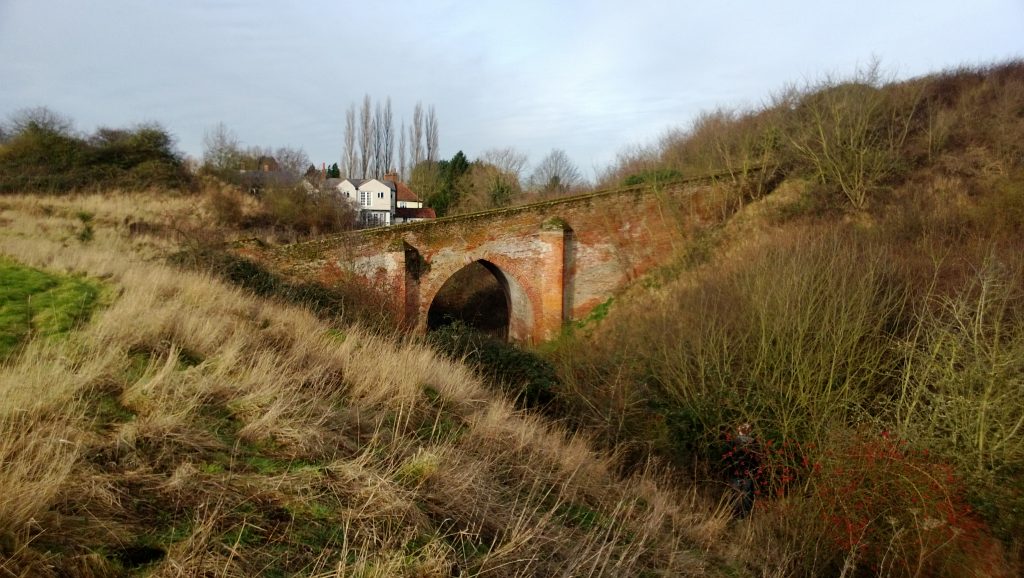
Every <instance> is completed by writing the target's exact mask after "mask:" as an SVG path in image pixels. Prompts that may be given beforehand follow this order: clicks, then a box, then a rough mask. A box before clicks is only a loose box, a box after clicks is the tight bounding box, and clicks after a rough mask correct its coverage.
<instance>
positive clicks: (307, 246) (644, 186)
mask: <svg viewBox="0 0 1024 578" xmlns="http://www.w3.org/2000/svg"><path fill="white" fill-rule="evenodd" d="M758 168H763V167H755V168H754V169H752V170H757V169H758ZM748 170H750V169H748ZM733 175H735V171H722V172H718V173H712V174H708V175H701V176H696V177H685V178H681V179H672V180H666V181H663V182H659V183H655V184H651V183H641V184H639V185H630V186H625V187H616V188H612V189H604V190H600V191H594V192H592V193H587V194H585V195H575V196H571V197H559V198H556V199H548V200H546V201H538V202H536V203H528V204H525V205H516V206H513V207H502V208H499V209H488V210H486V211H476V212H473V213H466V214H462V215H453V216H450V217H441V218H439V219H431V220H427V221H418V222H415V223H404V224H401V225H390V226H384V227H375V228H373V229H360V230H357V231H347V232H345V233H337V234H334V235H329V236H325V237H323V238H320V239H315V240H311V241H304V242H301V243H293V244H291V245H284V246H282V247H280V248H279V249H280V250H283V251H285V252H291V251H292V250H301V251H303V252H305V251H308V250H315V249H316V248H317V247H331V246H335V245H337V244H338V243H339V242H344V241H345V240H349V241H352V240H356V239H360V238H362V239H368V238H372V237H379V236H384V237H393V236H394V235H401V234H404V233H409V232H415V231H418V230H425V229H430V228H433V227H436V226H437V225H445V224H453V223H459V222H465V221H473V220H477V219H480V218H483V217H491V216H500V215H515V214H518V213H523V212H527V211H534V210H537V209H543V208H549V207H555V206H559V205H572V204H576V203H583V202H586V201H590V200H593V199H597V198H602V197H611V196H615V195H626V194H636V193H645V192H648V191H650V190H651V189H653V188H654V187H656V186H662V187H674V186H682V185H689V184H695V183H701V182H708V181H714V180H715V179H719V178H722V177H728V176H733Z"/></svg>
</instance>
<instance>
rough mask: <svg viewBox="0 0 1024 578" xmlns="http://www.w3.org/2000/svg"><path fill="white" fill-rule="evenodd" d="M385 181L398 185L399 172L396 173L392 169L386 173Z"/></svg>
mask: <svg viewBox="0 0 1024 578" xmlns="http://www.w3.org/2000/svg"><path fill="white" fill-rule="evenodd" d="M384 180H385V181H394V182H396V183H397V182H398V171H396V170H395V169H391V170H390V171H388V172H386V173H384Z"/></svg>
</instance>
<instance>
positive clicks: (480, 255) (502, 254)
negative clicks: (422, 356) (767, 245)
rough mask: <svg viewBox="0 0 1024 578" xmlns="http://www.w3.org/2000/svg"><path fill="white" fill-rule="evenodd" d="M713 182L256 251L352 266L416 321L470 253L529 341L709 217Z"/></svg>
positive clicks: (300, 267)
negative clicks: (495, 283)
mask: <svg viewBox="0 0 1024 578" xmlns="http://www.w3.org/2000/svg"><path fill="white" fill-rule="evenodd" d="M720 191H721V187H716V186H714V185H713V183H712V182H711V181H710V180H709V179H708V178H707V177H705V178H701V179H691V180H689V181H680V182H675V183H670V184H667V185H664V186H660V187H652V186H649V185H646V186H636V187H629V188H625V189H617V190H611V191H600V192H597V193H592V194H589V195H581V196H576V197H568V198H561V199H554V200H550V201H545V202H540V203H534V204H530V205H523V206H518V207H509V208H504V209H497V210H492V211H484V212H479V213H472V214H467V215H458V216H455V217H446V218H442V219H437V220H433V221H421V222H417V223H409V224H404V225H397V226H392V227H381V228H377V229H369V230H362V231H355V232H351V233H345V234H341V235H334V236H331V237H325V238H323V239H318V240H314V241H309V242H306V243H297V244H294V245H287V246H282V247H279V248H275V249H273V250H271V251H269V252H268V253H266V254H265V255H264V256H263V257H262V258H264V259H266V260H267V261H269V262H270V264H271V265H272V267H274V268H275V269H277V270H279V271H281V272H283V273H285V274H288V275H291V276H293V277H299V278H304V279H315V280H318V281H320V282H323V283H327V284H330V283H331V282H332V281H336V280H337V279H338V278H340V277H341V276H344V275H351V274H356V275H358V276H360V277H362V278H364V279H366V280H368V281H369V282H371V283H373V284H375V285H377V286H378V287H380V288H381V289H383V290H384V291H387V292H388V293H389V294H390V295H391V297H392V304H393V307H394V308H395V310H396V311H397V312H399V313H400V315H401V317H402V318H403V320H404V322H405V323H406V324H407V325H408V326H409V327H410V328H417V329H419V330H425V329H426V319H427V312H428V310H429V308H430V305H431V303H432V302H433V300H434V298H435V297H436V295H437V293H438V291H439V290H440V289H441V287H442V286H443V285H444V284H445V282H446V281H447V280H448V279H449V278H450V277H451V276H452V275H454V274H455V273H456V272H458V271H459V270H460V269H462V268H463V267H465V266H466V265H468V264H471V263H474V262H477V261H480V262H482V263H484V264H485V265H486V266H487V267H488V268H489V269H490V270H491V271H492V272H494V273H495V276H496V277H497V278H498V279H499V282H500V283H501V284H502V286H503V288H504V289H505V291H506V295H507V297H508V300H509V310H510V327H509V336H510V338H512V339H513V340H516V341H522V342H528V343H536V342H540V341H543V340H546V339H551V338H553V337H555V336H556V335H557V334H558V332H559V331H560V330H561V327H562V324H563V323H565V322H567V321H571V320H574V319H580V318H582V317H585V316H586V315H587V314H588V313H589V312H590V311H591V310H592V309H593V308H594V307H595V306H597V305H599V304H601V303H603V302H604V301H606V300H607V299H608V298H609V297H610V296H611V295H613V294H615V293H616V292H617V291H618V290H620V289H621V288H622V287H623V286H624V285H625V284H627V283H628V282H629V281H630V280H632V279H634V278H636V277H637V276H639V275H641V274H643V273H645V272H646V271H648V270H650V269H651V268H652V267H654V266H656V265H658V264H661V263H664V262H666V261H667V260H668V259H670V258H671V257H672V256H673V255H675V254H676V253H677V251H678V250H679V249H680V248H681V247H682V243H683V241H684V240H685V238H686V236H687V234H688V231H691V230H692V229H693V228H694V227H698V226H701V224H702V223H706V222H708V221H712V220H715V219H717V218H719V214H720V211H719V210H718V204H719V198H720V197H721V195H720V194H717V193H718V192H720Z"/></svg>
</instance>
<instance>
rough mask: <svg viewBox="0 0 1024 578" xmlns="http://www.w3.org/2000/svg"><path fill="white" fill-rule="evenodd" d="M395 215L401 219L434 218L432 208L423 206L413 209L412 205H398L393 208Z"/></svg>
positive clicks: (435, 216)
mask: <svg viewBox="0 0 1024 578" xmlns="http://www.w3.org/2000/svg"><path fill="white" fill-rule="evenodd" d="M395 216H396V217H398V218H401V219H436V218H437V215H436V214H435V213H434V209H431V208H430V207H423V208H420V209H414V208H412V207H398V208H397V209H395Z"/></svg>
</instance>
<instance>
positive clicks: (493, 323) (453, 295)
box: [427, 259, 533, 341]
mask: <svg viewBox="0 0 1024 578" xmlns="http://www.w3.org/2000/svg"><path fill="white" fill-rule="evenodd" d="M532 318H533V314H532V308H531V307H530V301H529V298H528V297H527V294H526V292H525V291H524V290H523V287H522V286H521V285H520V283H519V282H518V281H517V280H516V279H515V277H513V276H512V275H509V274H507V273H506V272H505V271H503V270H502V269H501V268H500V267H498V266H497V265H495V264H494V263H492V262H490V261H487V260H485V259H480V260H477V261H473V262H472V263H470V264H468V265H466V266H465V267H463V268H461V269H459V270H458V271H456V272H455V273H454V274H453V275H452V276H451V277H449V278H448V279H447V280H446V281H445V282H444V284H443V285H442V286H441V288H440V289H439V290H438V291H437V294H436V295H435V296H434V298H433V300H432V301H431V303H430V308H429V309H428V310H427V331H433V330H435V329H438V328H440V327H444V326H445V325H449V324H451V323H455V322H461V323H464V324H465V325H468V326H469V327H472V328H473V329H476V330H477V331H480V332H481V333H485V334H487V335H491V336H493V337H497V338H499V339H505V340H511V341H528V340H529V337H530V335H529V330H530V327H531V326H532Z"/></svg>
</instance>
